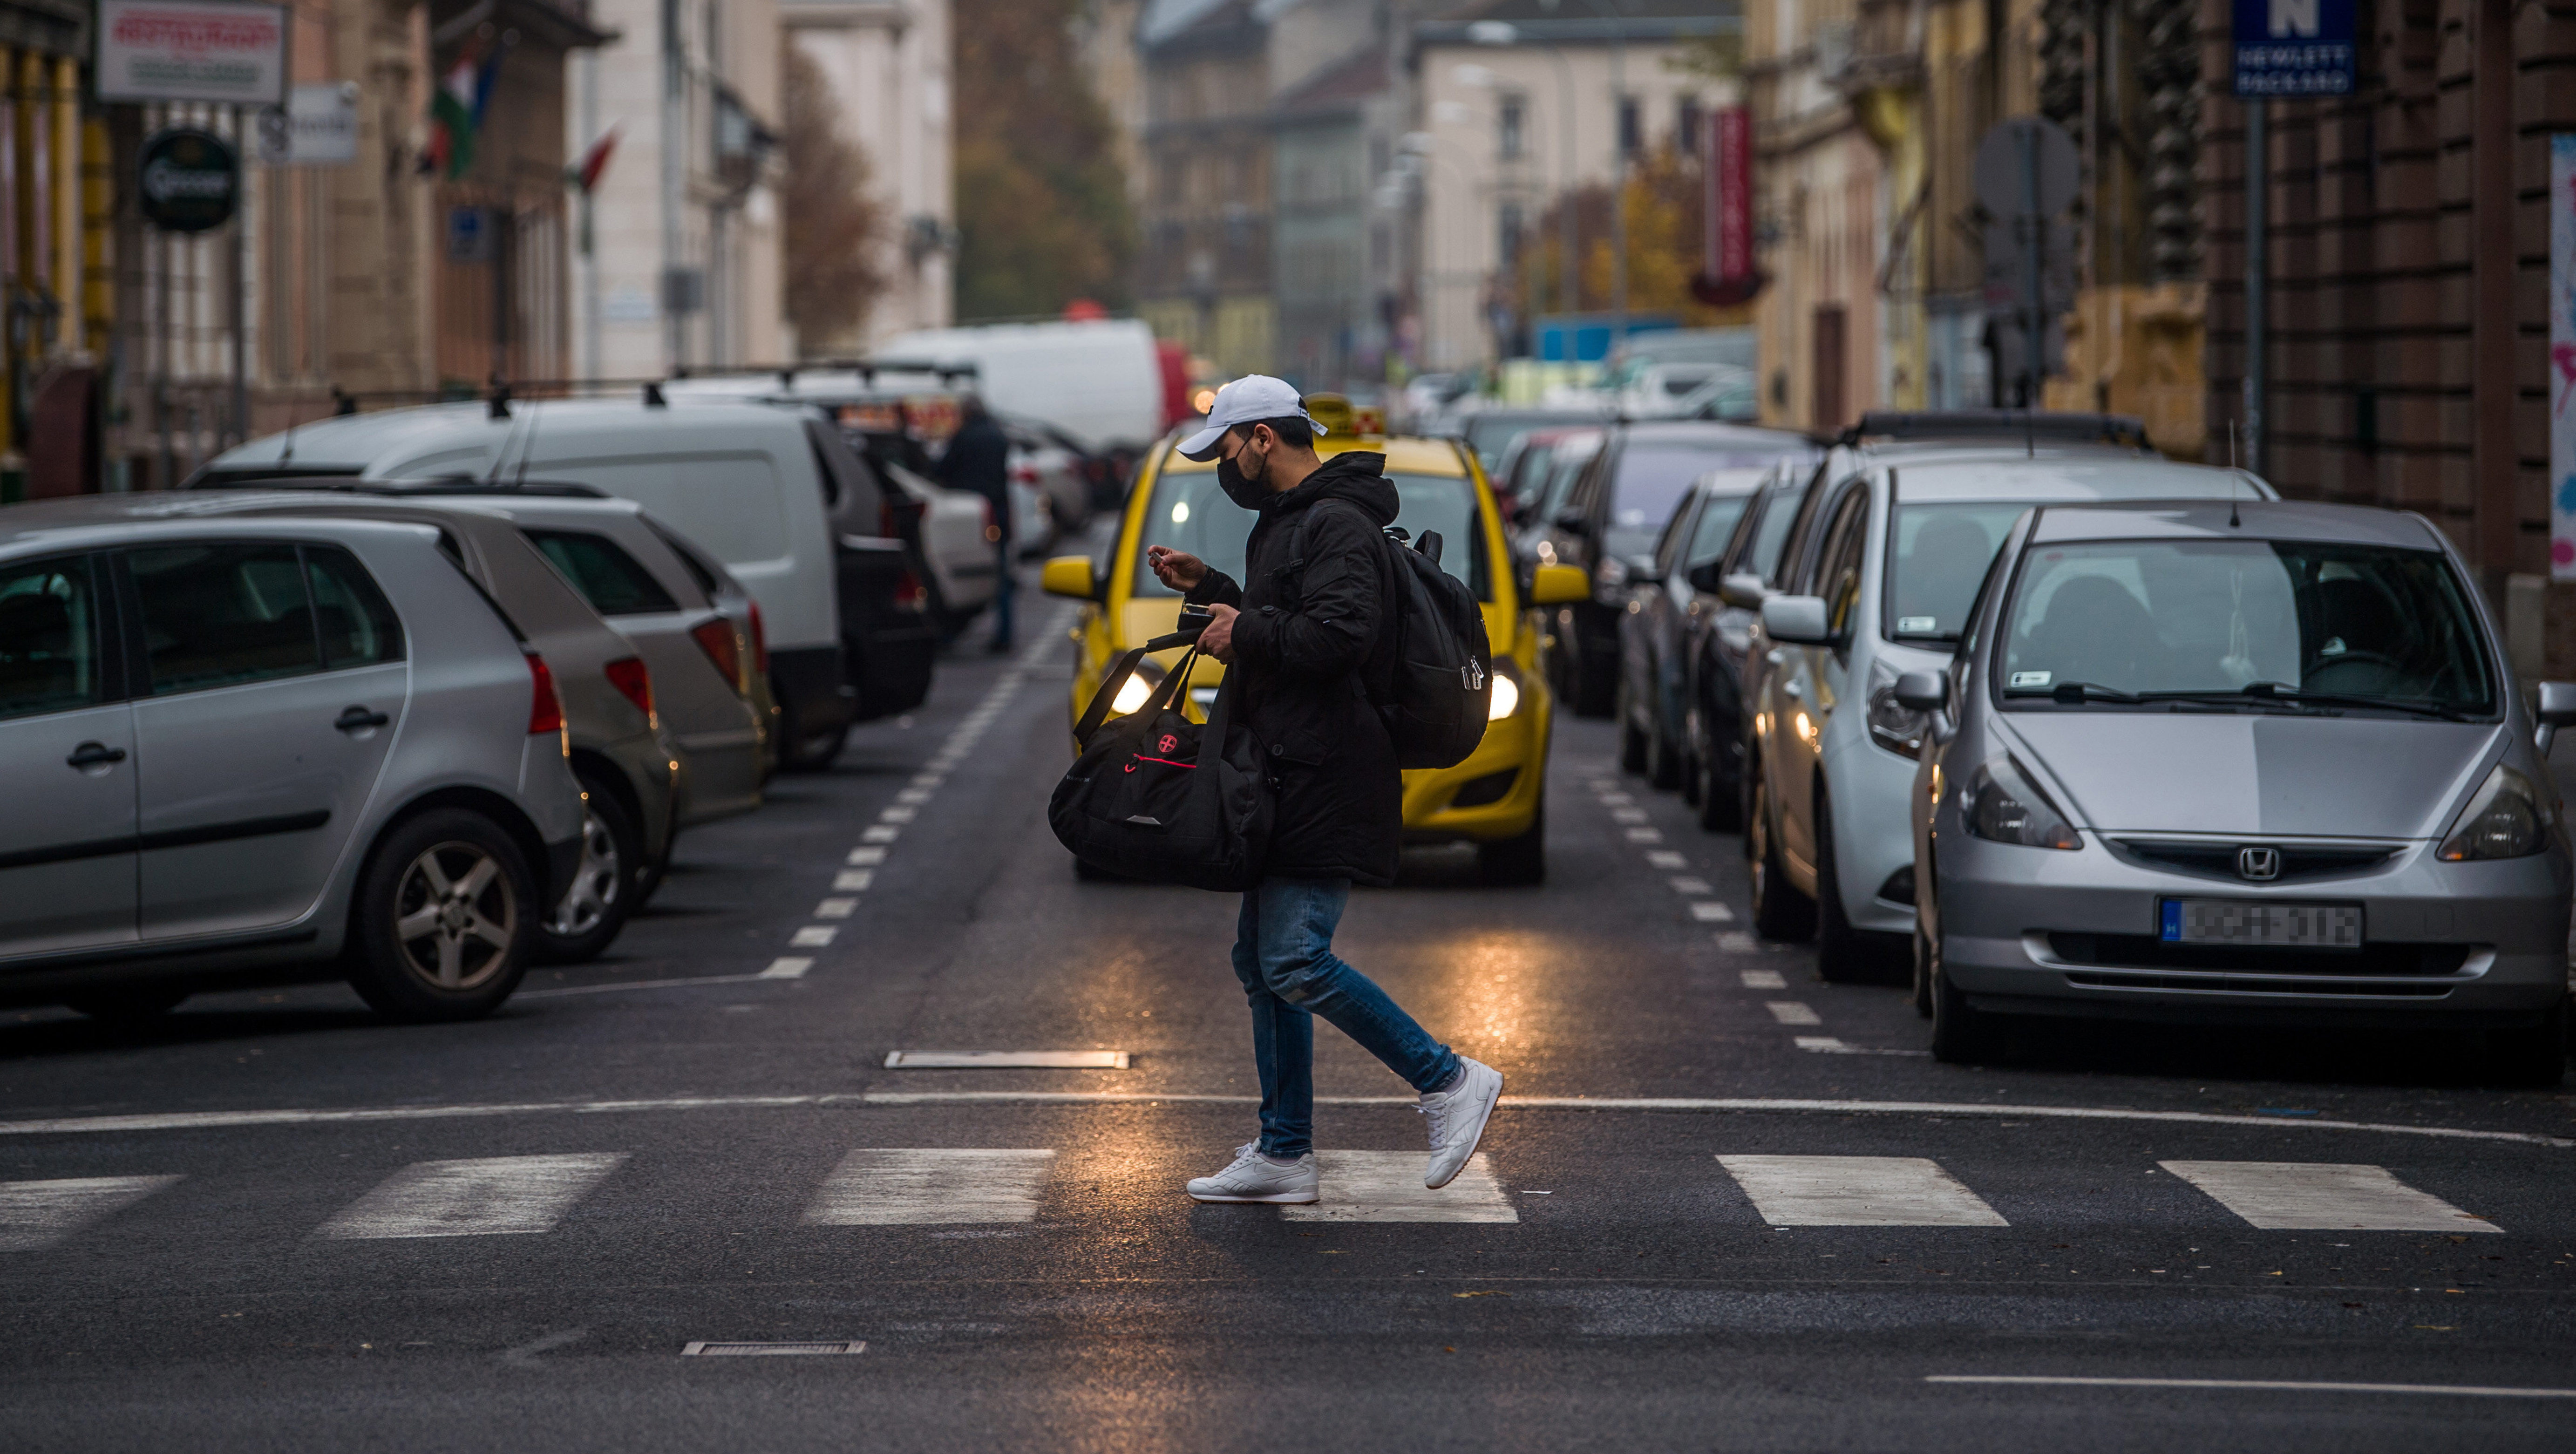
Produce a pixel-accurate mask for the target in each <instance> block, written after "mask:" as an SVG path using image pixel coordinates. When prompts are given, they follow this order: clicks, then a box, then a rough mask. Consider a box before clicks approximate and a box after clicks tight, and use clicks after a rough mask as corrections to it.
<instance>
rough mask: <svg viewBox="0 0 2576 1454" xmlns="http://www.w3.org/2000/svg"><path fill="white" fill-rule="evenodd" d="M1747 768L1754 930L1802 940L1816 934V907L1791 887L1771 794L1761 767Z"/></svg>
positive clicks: (1746, 844) (1747, 832) (1747, 842)
mask: <svg viewBox="0 0 2576 1454" xmlns="http://www.w3.org/2000/svg"><path fill="white" fill-rule="evenodd" d="M1744 771H1745V776H1746V778H1747V779H1748V780H1749V781H1750V782H1751V783H1752V787H1751V788H1750V789H1749V792H1750V795H1751V801H1750V802H1749V803H1748V804H1747V805H1746V807H1745V810H1744V862H1745V867H1746V871H1747V872H1748V873H1750V874H1751V875H1752V876H1753V932H1754V933H1756V934H1759V935H1761V936H1762V937H1763V938H1765V939H1773V940H1779V941H1781V942H1783V943H1790V944H1795V943H1801V942H1803V941H1805V940H1807V939H1810V938H1813V937H1814V936H1815V932H1816V906H1815V903H1814V901H1813V900H1810V899H1808V898H1807V897H1806V896H1805V895H1803V894H1801V893H1799V892H1798V891H1797V890H1796V889H1794V888H1792V887H1790V886H1789V876H1788V875H1787V874H1785V873H1782V872H1781V871H1780V844H1779V842H1778V839H1777V837H1776V835H1775V833H1774V832H1773V829H1772V824H1771V802H1770V798H1771V794H1770V791H1769V790H1768V789H1767V788H1766V787H1765V786H1764V785H1763V781H1762V773H1761V769H1760V768H1759V767H1757V766H1756V765H1754V764H1751V763H1747V764H1746V765H1745V769H1744Z"/></svg>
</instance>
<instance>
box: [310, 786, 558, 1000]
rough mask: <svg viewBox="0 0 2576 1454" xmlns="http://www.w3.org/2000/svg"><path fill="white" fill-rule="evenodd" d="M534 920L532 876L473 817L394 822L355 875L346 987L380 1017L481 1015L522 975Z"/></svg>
mask: <svg viewBox="0 0 2576 1454" xmlns="http://www.w3.org/2000/svg"><path fill="white" fill-rule="evenodd" d="M442 902H444V905H445V911H442ZM424 913H426V914H427V915H428V916H429V917H428V918H426V919H424V918H423V915H424ZM538 914H539V909H538V906H537V887H536V876H535V875H533V874H531V873H530V872H529V871H528V862H527V859H526V858H525V857H524V856H522V855H521V854H520V852H519V845H518V844H517V843H515V842H513V841H512V840H511V838H510V835H509V834H508V833H506V832H503V831H502V829H501V826H500V825H499V824H497V823H495V822H493V821H492V820H491V819H489V818H486V817H484V816H483V815H482V814H480V813H476V812H471V811H469V810H466V809H463V808H433V809H431V810H430V811H428V812H426V813H422V814H419V815H418V816H416V817H412V818H407V819H404V820H403V821H402V822H400V823H397V824H395V825H394V827H393V829H392V830H391V831H390V832H388V833H386V834H385V836H384V837H383V838H381V839H379V840H378V841H377V843H376V848H375V852H374V853H372V854H370V855H369V857H368V861H367V866H366V868H365V869H364V870H363V871H362V872H361V873H360V874H359V875H358V888H357V899H356V902H355V904H354V905H353V907H352V910H351V913H350V915H349V944H348V947H347V950H346V951H345V952H346V954H347V956H348V964H349V984H350V986H351V987H352V988H354V989H356V990H357V992H358V993H359V995H360V996H361V997H363V998H364V999H365V1000H366V1002H367V1003H368V1004H370V1005H373V1006H374V1007H375V1008H376V1011H377V1012H378V1013H379V1014H382V1015H384V1016H386V1017H387V1018H389V1019H395V1020H409V1021H414V1022H428V1021H440V1020H471V1019H475V1018H477V1017H480V1016H483V1015H488V1014H490V1013H491V1012H492V1011H493V1010H495V1009H497V1008H499V1007H500V1004H501V1002H502V1001H503V1000H506V999H508V998H509V997H510V992H511V991H513V990H515V989H517V988H518V987H519V980H520V979H521V977H522V976H524V975H526V973H527V972H528V951H529V949H530V947H531V946H532V945H533V944H534V942H535V940H536V935H537V917H538Z"/></svg>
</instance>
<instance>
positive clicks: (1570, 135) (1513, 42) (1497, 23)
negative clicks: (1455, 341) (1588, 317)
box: [1467, 20, 1618, 364]
mask: <svg viewBox="0 0 2576 1454" xmlns="http://www.w3.org/2000/svg"><path fill="white" fill-rule="evenodd" d="M1467 39H1468V41H1469V42H1470V43H1471V44H1474V45H1489V46H1518V45H1524V44H1526V45H1528V46H1530V47H1531V48H1532V49H1534V50H1542V51H1545V52H1547V55H1548V59H1550V60H1552V61H1555V62H1556V86H1557V107H1556V115H1557V135H1558V138H1559V140H1560V143H1561V151H1562V155H1561V157H1560V159H1559V160H1560V168H1559V170H1560V175H1561V177H1562V181H1561V183H1560V185H1559V188H1558V192H1557V206H1556V212H1557V223H1556V228H1557V244H1556V248H1557V252H1558V254H1559V259H1558V261H1559V264H1560V267H1561V269H1562V271H1563V274H1564V277H1563V280H1562V281H1561V282H1560V283H1559V285H1558V291H1557V306H1558V307H1559V308H1561V309H1563V310H1564V311H1565V312H1566V314H1567V315H1568V320H1569V321H1568V323H1567V331H1566V335H1565V355H1566V357H1565V361H1566V362H1567V363H1569V364H1570V363H1572V362H1574V333H1573V324H1572V322H1571V316H1572V314H1573V313H1574V311H1575V309H1576V308H1577V307H1579V306H1580V305H1581V303H1582V301H1583V295H1582V294H1581V293H1580V292H1578V291H1577V290H1576V288H1575V280H1576V272H1575V268H1576V264H1575V258H1574V180H1575V178H1574V66H1573V64H1572V63H1571V62H1569V61H1568V60H1566V58H1565V52H1563V51H1561V50H1558V49H1557V48H1556V47H1555V46H1552V45H1548V44H1546V43H1544V42H1539V41H1524V40H1522V38H1521V28H1520V27H1519V26H1517V25H1514V24H1512V23H1511V22H1510V21H1508V20H1479V21H1476V22H1474V23H1472V24H1470V25H1469V26H1468V27H1467ZM1611 215H1612V216H1613V217H1616V216H1617V215H1618V208H1617V207H1615V206H1614V207H1612V208H1611ZM1532 342H1533V343H1535V342H1536V340H1535V339H1533V340H1532Z"/></svg>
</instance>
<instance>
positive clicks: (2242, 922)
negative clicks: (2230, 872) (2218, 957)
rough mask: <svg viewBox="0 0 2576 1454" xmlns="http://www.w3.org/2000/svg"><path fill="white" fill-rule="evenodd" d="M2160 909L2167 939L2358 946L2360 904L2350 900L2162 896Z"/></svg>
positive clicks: (2169, 941) (2297, 946)
mask: <svg viewBox="0 0 2576 1454" xmlns="http://www.w3.org/2000/svg"><path fill="white" fill-rule="evenodd" d="M2163 910H2164V936H2163V937H2164V941H2165V942H2166V943H2167V944H2236V945H2247V946H2261V947H2266V948H2277V949H2359V948H2360V947H2361V910H2360V908H2359V907H2358V906H2355V905H2339V904H2259V903H2248V902H2247V901H2245V900H2243V899H2166V900H2164V902H2163Z"/></svg>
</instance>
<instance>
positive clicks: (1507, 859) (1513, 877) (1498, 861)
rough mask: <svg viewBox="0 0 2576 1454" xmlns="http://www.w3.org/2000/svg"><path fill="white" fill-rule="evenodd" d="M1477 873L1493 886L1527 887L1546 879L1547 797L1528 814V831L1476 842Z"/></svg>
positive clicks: (1541, 799)
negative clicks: (1485, 841)
mask: <svg viewBox="0 0 2576 1454" xmlns="http://www.w3.org/2000/svg"><path fill="white" fill-rule="evenodd" d="M1476 875H1477V877H1479V878H1481V879H1483V880H1484V881H1485V883H1486V884H1487V885H1488V886H1489V887H1492V888H1498V889H1499V888H1529V887H1531V886H1533V885H1536V884H1542V883H1545V882H1547V799H1546V798H1545V797H1541V798H1540V799H1539V803H1538V808H1537V810H1536V811H1535V812H1533V813H1531V814H1530V825H1529V828H1528V831H1526V832H1523V833H1519V834H1516V835H1514V836H1512V837H1510V838H1503V839H1497V840H1496V841H1494V842H1491V843H1479V844H1477V845H1476Z"/></svg>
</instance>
